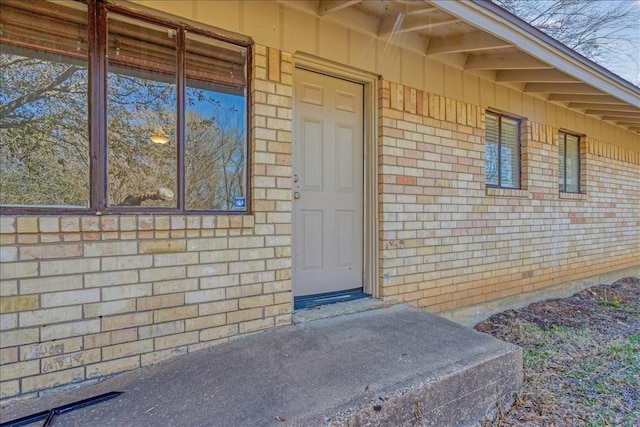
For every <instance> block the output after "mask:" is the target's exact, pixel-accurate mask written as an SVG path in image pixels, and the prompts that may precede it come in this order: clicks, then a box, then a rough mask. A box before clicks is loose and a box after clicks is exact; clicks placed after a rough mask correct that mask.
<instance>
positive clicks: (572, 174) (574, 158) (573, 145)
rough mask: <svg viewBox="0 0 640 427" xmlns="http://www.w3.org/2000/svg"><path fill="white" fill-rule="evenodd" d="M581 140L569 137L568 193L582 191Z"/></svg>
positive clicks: (567, 153) (572, 136)
mask: <svg viewBox="0 0 640 427" xmlns="http://www.w3.org/2000/svg"><path fill="white" fill-rule="evenodd" d="M579 141H580V138H578V137H577V136H575V135H567V149H566V150H567V152H566V156H567V170H566V174H567V186H566V189H565V191H566V192H568V193H578V192H579V191H580V142H579Z"/></svg>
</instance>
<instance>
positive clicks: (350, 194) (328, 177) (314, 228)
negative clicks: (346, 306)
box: [293, 69, 364, 297]
mask: <svg viewBox="0 0 640 427" xmlns="http://www.w3.org/2000/svg"><path fill="white" fill-rule="evenodd" d="M294 80H295V88H294V107H293V111H294V135H293V138H294V142H293V174H294V176H293V192H294V198H293V292H294V296H296V297H299V296H306V295H314V294H322V293H328V292H336V291H344V290H347V289H354V288H362V285H363V271H362V268H363V262H362V259H363V229H364V224H363V221H364V218H363V187H364V181H363V179H364V178H363V164H364V159H363V149H364V147H363V145H364V143H363V142H364V139H363V128H364V122H363V101H364V98H363V96H364V94H363V90H364V87H363V85H362V84H358V83H354V82H351V81H347V80H342V79H339V78H335V77H330V76H327V75H324V74H319V73H315V72H311V71H307V70H302V69H296V70H295V74H294Z"/></svg>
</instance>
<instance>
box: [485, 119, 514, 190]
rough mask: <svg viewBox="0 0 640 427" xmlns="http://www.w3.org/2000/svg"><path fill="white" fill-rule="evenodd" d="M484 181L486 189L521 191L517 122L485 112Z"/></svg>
mask: <svg viewBox="0 0 640 427" xmlns="http://www.w3.org/2000/svg"><path fill="white" fill-rule="evenodd" d="M485 179H486V184H487V186H489V187H499V188H516V189H517V188H520V121H519V120H517V119H514V118H511V117H507V116H503V115H501V114H498V113H494V112H489V111H487V113H486V116H485Z"/></svg>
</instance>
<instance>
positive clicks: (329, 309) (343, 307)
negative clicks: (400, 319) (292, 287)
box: [291, 297, 384, 324]
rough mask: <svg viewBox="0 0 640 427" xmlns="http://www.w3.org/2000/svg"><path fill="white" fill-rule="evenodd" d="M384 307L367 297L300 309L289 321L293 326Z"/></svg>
mask: <svg viewBox="0 0 640 427" xmlns="http://www.w3.org/2000/svg"><path fill="white" fill-rule="evenodd" d="M382 307H384V303H383V302H382V301H381V300H379V299H375V298H371V297H367V298H360V299H355V300H351V301H344V302H337V303H335V304H325V305H317V306H315V307H311V308H302V309H299V310H295V311H294V312H293V315H292V318H291V320H292V321H293V323H294V324H298V323H305V322H310V321H312V320H320V319H326V318H329V317H336V316H342V315H345V314H354V313H360V312H362V311H369V310H375V309H377V308H382Z"/></svg>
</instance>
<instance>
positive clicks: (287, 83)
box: [0, 45, 640, 398]
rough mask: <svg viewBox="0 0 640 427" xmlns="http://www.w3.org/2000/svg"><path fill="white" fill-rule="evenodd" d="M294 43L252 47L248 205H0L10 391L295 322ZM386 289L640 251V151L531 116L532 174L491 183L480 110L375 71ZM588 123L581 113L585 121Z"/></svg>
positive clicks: (447, 297)
mask: <svg viewBox="0 0 640 427" xmlns="http://www.w3.org/2000/svg"><path fill="white" fill-rule="evenodd" d="M292 74H293V61H292V57H291V55H290V54H288V53H285V52H281V51H278V50H275V49H271V48H266V47H264V46H259V45H257V46H255V48H254V57H253V78H254V81H253V82H252V88H251V101H252V112H253V115H252V126H251V134H252V140H251V163H250V168H251V201H252V213H251V214H250V215H221V216H206V215H194V216H184V215H175V216H169V215H158V216H153V215H140V216H131V215H125V216H108V217H107V216H105V217H88V216H69V215H65V216H52V215H49V216H41V217H36V216H19V217H16V216H2V217H0V245H1V247H0V261H1V262H2V266H1V268H0V279H1V281H2V282H1V286H0V325H1V332H0V364H1V369H0V398H11V397H15V396H17V395H21V394H22V395H27V394H30V393H33V394H36V393H38V392H39V391H41V390H43V389H45V388H49V387H55V386H60V385H65V384H69V383H72V382H78V381H83V380H87V379H91V378H96V377H99V376H103V375H108V374H112V373H117V372H122V371H125V370H129V369H135V368H138V367H140V366H146V365H149V364H153V363H157V362H160V361H162V360H166V359H168V358H171V357H174V356H176V355H179V354H185V353H188V352H191V351H196V350H200V349H203V348H206V347H209V346H211V345H216V344H218V343H221V342H225V341H227V340H229V339H230V338H233V337H235V336H238V335H241V334H248V333H253V332H256V331H260V330H264V329H268V328H272V327H276V326H279V325H286V324H289V323H290V319H291V307H292V292H291V290H292V284H291V253H292V250H291V241H292V238H291V233H292V212H291V173H292V172H291V171H292V168H291V161H292V157H291V149H292V147H291V142H292V80H293V79H292ZM378 102H379V105H378V126H379V130H378V134H379V141H378V144H379V147H378V148H379V168H378V184H379V206H378V209H379V211H378V213H379V234H380V236H379V247H380V250H379V265H380V267H379V278H380V288H379V291H380V298H381V299H383V300H384V301H385V303H388V304H392V303H396V302H409V303H411V304H413V305H416V306H418V307H423V308H426V309H427V310H430V311H433V312H438V311H443V310H447V309H453V308H457V307H462V306H465V305H471V304H475V303H479V302H484V301H489V300H493V299H496V298H501V297H505V296H509V295H514V294H518V293H522V292H527V291H531V290H534V289H537V288H541V287H545V286H549V285H552V284H557V283H560V282H563V281H566V280H572V279H577V278H581V277H585V276H590V275H595V274H598V273H602V272H606V271H612V270H616V269H619V268H624V267H627V266H631V265H637V264H638V259H640V253H639V247H640V234H639V233H640V232H639V230H640V218H639V216H638V215H639V211H638V206H640V172H639V171H640V167H639V163H640V155H639V153H637V152H632V151H629V150H624V149H621V148H619V147H616V146H614V145H611V144H609V143H607V142H604V141H597V140H594V139H593V138H590V137H589V136H588V135H587V137H585V138H583V150H582V155H581V156H582V160H583V164H582V177H581V178H582V179H581V182H582V191H583V193H582V194H563V195H560V194H559V193H558V190H557V181H558V166H557V155H558V147H557V131H558V130H557V129H554V128H552V127H549V126H545V125H544V124H540V123H533V122H526V121H525V122H524V125H523V126H522V140H523V147H522V184H523V185H522V189H518V190H508V189H492V188H485V185H484V180H485V178H484V138H483V137H484V110H483V108H481V107H479V106H475V105H469V104H465V103H463V102H460V101H457V100H453V99H449V98H445V97H443V96H439V95H435V94H431V93H426V92H423V91H420V90H416V89H414V88H411V87H406V86H402V85H399V84H395V83H390V82H388V81H384V80H383V81H381V82H380V91H379V99H378ZM575 131H576V132H580V129H575Z"/></svg>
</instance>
